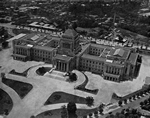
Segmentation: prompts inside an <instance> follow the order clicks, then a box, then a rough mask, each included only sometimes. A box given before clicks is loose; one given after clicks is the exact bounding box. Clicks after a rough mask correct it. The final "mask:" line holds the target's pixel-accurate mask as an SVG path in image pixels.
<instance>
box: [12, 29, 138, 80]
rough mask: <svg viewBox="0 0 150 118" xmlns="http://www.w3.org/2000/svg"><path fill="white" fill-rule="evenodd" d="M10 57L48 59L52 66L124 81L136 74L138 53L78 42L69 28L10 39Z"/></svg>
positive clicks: (75, 35)
mask: <svg viewBox="0 0 150 118" xmlns="http://www.w3.org/2000/svg"><path fill="white" fill-rule="evenodd" d="M13 57H14V59H17V60H23V61H27V60H36V61H44V62H47V63H52V64H53V67H54V68H55V69H56V70H59V71H64V72H68V71H71V70H73V69H78V70H82V71H90V72H93V73H97V74H100V75H101V76H103V78H104V79H106V80H110V81H116V82H120V81H125V80H129V79H132V78H134V77H136V76H137V73H138V71H139V68H140V64H141V56H140V55H139V54H138V53H137V52H136V50H135V49H132V48H129V47H128V48H127V47H111V46H105V45H100V44H94V43H88V44H86V45H83V46H81V45H80V37H79V34H78V33H77V32H76V31H75V30H74V29H72V28H70V29H68V30H66V31H65V33H64V34H63V35H62V36H61V37H53V36H46V35H45V36H41V35H37V34H36V35H32V34H30V35H26V36H23V37H22V38H19V39H16V40H14V41H13Z"/></svg>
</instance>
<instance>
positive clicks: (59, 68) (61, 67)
mask: <svg viewBox="0 0 150 118" xmlns="http://www.w3.org/2000/svg"><path fill="white" fill-rule="evenodd" d="M59 64H60V68H59V70H61V68H62V63H61V62H59Z"/></svg>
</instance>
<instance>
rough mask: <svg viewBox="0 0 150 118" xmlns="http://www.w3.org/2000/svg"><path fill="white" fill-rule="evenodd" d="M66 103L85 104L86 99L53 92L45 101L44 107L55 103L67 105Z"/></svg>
mask: <svg viewBox="0 0 150 118" xmlns="http://www.w3.org/2000/svg"><path fill="white" fill-rule="evenodd" d="M68 102H74V103H80V104H86V99H85V98H83V97H79V96H75V95H71V94H68V93H64V92H55V93H53V94H52V95H51V96H50V97H49V98H48V99H47V101H46V102H45V105H49V104H56V103H68Z"/></svg>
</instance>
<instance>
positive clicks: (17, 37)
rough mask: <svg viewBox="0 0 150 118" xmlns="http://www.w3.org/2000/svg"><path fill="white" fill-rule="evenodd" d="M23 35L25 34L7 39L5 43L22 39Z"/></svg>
mask: <svg viewBox="0 0 150 118" xmlns="http://www.w3.org/2000/svg"><path fill="white" fill-rule="evenodd" d="M25 35H26V34H23V33H21V34H18V35H17V36H14V37H12V38H10V39H8V40H7V41H12V40H15V39H19V38H22V37H24V36H25Z"/></svg>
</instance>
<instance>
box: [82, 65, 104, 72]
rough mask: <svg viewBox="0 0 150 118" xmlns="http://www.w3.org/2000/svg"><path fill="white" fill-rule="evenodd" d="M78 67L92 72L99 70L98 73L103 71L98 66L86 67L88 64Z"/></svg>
mask: <svg viewBox="0 0 150 118" xmlns="http://www.w3.org/2000/svg"><path fill="white" fill-rule="evenodd" d="M80 68H81V69H83V70H87V71H93V72H99V73H102V72H103V70H102V69H100V68H92V67H88V66H84V65H81V66H80Z"/></svg>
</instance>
